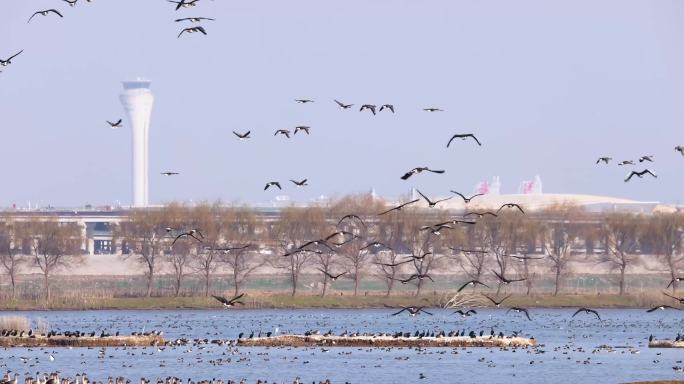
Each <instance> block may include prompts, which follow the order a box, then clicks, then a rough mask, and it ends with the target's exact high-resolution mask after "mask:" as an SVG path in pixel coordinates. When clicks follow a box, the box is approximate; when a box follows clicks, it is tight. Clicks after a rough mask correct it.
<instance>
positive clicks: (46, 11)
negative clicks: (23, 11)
mask: <svg viewBox="0 0 684 384" xmlns="http://www.w3.org/2000/svg"><path fill="white" fill-rule="evenodd" d="M51 12H52V13H54V14H56V15H57V16H59V17H64V16H62V14H61V13H59V11H57V10H56V9H46V10H44V11H37V12H35V13H34V14H33V15H31V17H29V19H28V21H27V22H26V24H28V23H30V22H31V19H33V18H34V17H35V16H36V15H41V16H47V15H49V14H50V13H51Z"/></svg>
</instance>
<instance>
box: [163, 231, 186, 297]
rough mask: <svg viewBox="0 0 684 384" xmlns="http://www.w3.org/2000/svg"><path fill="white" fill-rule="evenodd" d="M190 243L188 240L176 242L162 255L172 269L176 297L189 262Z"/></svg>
mask: <svg viewBox="0 0 684 384" xmlns="http://www.w3.org/2000/svg"><path fill="white" fill-rule="evenodd" d="M191 247H192V245H191V244H190V243H188V242H178V243H177V244H176V245H174V247H172V248H171V249H170V250H168V251H166V252H164V256H165V257H166V260H167V262H168V263H169V264H171V267H172V270H173V295H174V296H175V297H178V295H179V294H180V289H181V286H182V284H183V278H184V277H185V275H186V273H187V270H186V267H187V266H188V264H189V262H190V251H191Z"/></svg>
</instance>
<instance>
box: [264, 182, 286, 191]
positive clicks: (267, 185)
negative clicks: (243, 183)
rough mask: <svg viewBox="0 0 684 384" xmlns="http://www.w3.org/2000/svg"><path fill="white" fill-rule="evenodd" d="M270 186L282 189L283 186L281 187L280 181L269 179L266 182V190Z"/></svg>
mask: <svg viewBox="0 0 684 384" xmlns="http://www.w3.org/2000/svg"><path fill="white" fill-rule="evenodd" d="M269 187H278V189H280V190H282V188H281V187H280V183H279V182H277V181H269V182H268V183H266V186H265V187H264V191H265V190H267V189H268V188H269Z"/></svg>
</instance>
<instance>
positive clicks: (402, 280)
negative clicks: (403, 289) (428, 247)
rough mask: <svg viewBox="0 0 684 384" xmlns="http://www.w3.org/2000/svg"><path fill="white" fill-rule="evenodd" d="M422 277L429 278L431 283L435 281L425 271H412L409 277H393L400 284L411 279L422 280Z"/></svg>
mask: <svg viewBox="0 0 684 384" xmlns="http://www.w3.org/2000/svg"><path fill="white" fill-rule="evenodd" d="M423 279H429V280H430V281H432V282H433V283H434V282H435V281H434V280H433V279H432V277H431V276H430V275H428V274H426V273H414V274H413V275H411V276H409V277H408V278H406V279H395V280H398V281H400V282H401V283H402V284H406V283H409V282H411V281H413V280H423Z"/></svg>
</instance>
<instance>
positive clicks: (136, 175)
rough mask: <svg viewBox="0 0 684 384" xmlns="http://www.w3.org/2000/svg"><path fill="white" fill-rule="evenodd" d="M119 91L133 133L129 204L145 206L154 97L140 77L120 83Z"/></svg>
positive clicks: (146, 202) (146, 203) (148, 83)
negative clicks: (130, 196) (131, 183)
mask: <svg viewBox="0 0 684 384" xmlns="http://www.w3.org/2000/svg"><path fill="white" fill-rule="evenodd" d="M123 87H124V92H123V93H122V94H121V104H123V107H124V109H125V110H126V113H128V120H129V123H130V125H131V132H132V136H133V201H132V206H133V207H146V206H148V204H149V190H148V172H149V155H148V153H149V138H150V117H151V115H152V105H153V104H154V96H152V92H151V91H150V82H149V81H147V80H143V79H140V78H139V79H137V80H135V81H124V82H123Z"/></svg>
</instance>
